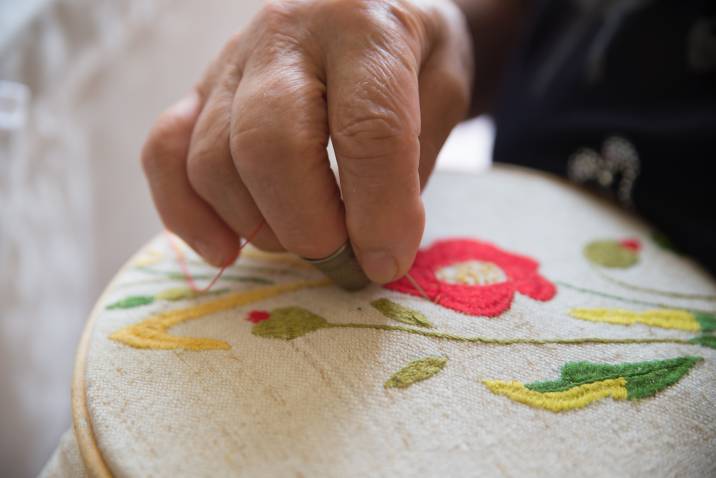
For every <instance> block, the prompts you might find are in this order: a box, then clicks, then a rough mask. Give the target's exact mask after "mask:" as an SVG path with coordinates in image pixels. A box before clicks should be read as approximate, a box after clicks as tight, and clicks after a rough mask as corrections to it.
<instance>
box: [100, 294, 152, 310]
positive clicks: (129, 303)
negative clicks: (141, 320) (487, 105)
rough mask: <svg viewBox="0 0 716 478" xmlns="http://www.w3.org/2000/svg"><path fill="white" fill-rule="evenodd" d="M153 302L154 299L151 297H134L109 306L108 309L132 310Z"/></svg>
mask: <svg viewBox="0 0 716 478" xmlns="http://www.w3.org/2000/svg"><path fill="white" fill-rule="evenodd" d="M152 302H154V297H153V296H151V295H132V296H129V297H126V298H124V299H122V300H118V301H117V302H114V303H112V304H109V305H108V306H107V309H110V310H112V309H132V308H134V307H140V306H142V305H147V304H151V303H152Z"/></svg>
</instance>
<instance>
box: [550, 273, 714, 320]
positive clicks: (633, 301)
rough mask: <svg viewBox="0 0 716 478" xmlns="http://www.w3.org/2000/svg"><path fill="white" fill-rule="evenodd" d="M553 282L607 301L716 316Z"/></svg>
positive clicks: (706, 311)
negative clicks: (604, 298)
mask: <svg viewBox="0 0 716 478" xmlns="http://www.w3.org/2000/svg"><path fill="white" fill-rule="evenodd" d="M552 282H554V283H555V284H557V285H559V286H561V287H566V288H568V289H572V290H576V291H577V292H582V293H585V294H591V295H596V296H599V297H606V298H607V299H613V300H618V301H621V302H629V303H632V304H638V305H647V306H649V307H660V308H662V309H679V310H687V311H689V312H696V313H699V314H716V311H708V310H700V309H691V308H687V307H682V306H680V305H669V304H661V303H659V302H649V301H646V300H639V299H629V298H627V297H620V296H618V295H613V294H609V293H607V292H600V291H597V290H591V289H585V288H584V287H579V286H576V285H572V284H570V283H568V282H563V281H560V280H555V281H552Z"/></svg>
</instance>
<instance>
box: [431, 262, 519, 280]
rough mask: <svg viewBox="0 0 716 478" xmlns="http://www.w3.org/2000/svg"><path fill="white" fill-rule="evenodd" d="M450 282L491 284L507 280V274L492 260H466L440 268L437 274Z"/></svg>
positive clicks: (439, 277) (439, 278) (441, 278)
mask: <svg viewBox="0 0 716 478" xmlns="http://www.w3.org/2000/svg"><path fill="white" fill-rule="evenodd" d="M435 275H436V277H437V278H438V280H440V281H442V282H447V283H448V284H462V285H490V284H497V283H500V282H505V280H507V276H506V275H505V273H504V272H503V271H502V269H500V268H499V267H497V266H496V265H495V264H493V263H492V262H482V261H474V260H473V261H465V262H457V263H455V264H450V265H449V266H445V267H442V268H440V269H439V270H438V271H437V273H436V274H435Z"/></svg>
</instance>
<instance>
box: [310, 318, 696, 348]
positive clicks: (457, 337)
mask: <svg viewBox="0 0 716 478" xmlns="http://www.w3.org/2000/svg"><path fill="white" fill-rule="evenodd" d="M324 327H326V328H350V329H374V330H388V331H392V332H407V333H410V334H416V335H422V336H423V337H432V338H436V339H445V340H452V341H456V342H469V343H479V344H486V345H520V344H526V345H549V344H557V345H588V344H684V345H692V344H691V343H690V342H689V341H688V340H687V339H679V338H664V339H601V338H594V337H587V338H577V339H491V338H486V337H463V336H461V335H455V334H448V333H445V332H435V331H430V330H423V329H411V328H410V327H403V326H400V325H382V324H356V323H348V324H336V323H333V322H329V323H327V324H326V325H324Z"/></svg>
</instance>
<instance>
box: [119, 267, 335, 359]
mask: <svg viewBox="0 0 716 478" xmlns="http://www.w3.org/2000/svg"><path fill="white" fill-rule="evenodd" d="M330 283H331V282H330V281H329V280H328V279H320V280H313V281H302V282H293V283H289V284H278V285H274V286H270V287H261V288H259V289H253V290H249V291H241V292H235V293H233V294H228V295H226V296H224V297H221V298H220V299H216V300H212V301H208V302H204V303H202V304H199V305H196V306H193V307H186V308H183V309H177V310H171V311H169V312H163V313H159V314H156V315H153V316H150V317H149V318H148V319H146V320H143V321H141V322H139V323H136V324H132V325H129V326H127V327H124V328H122V329H120V330H118V331H117V332H114V333H113V334H112V335H110V339H112V340H116V341H117V342H121V343H123V344H125V345H129V346H131V347H137V348H146V349H177V348H183V349H188V350H212V349H229V348H231V346H230V345H229V344H228V343H227V342H225V341H223V340H215V339H207V338H195V337H182V336H174V335H170V334H169V333H168V330H169V328H171V327H173V326H175V325H177V324H180V323H182V322H185V321H187V320H192V319H198V318H200V317H203V316H205V315H210V314H215V313H217V312H221V311H224V310H229V309H233V308H235V307H240V306H243V305H247V304H251V303H253V302H258V301H261V300H265V299H268V298H270V297H275V296H277V295H281V294H285V293H287V292H293V291H297V290H300V289H306V288H310V287H322V286H327V285H329V284H330Z"/></svg>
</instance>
